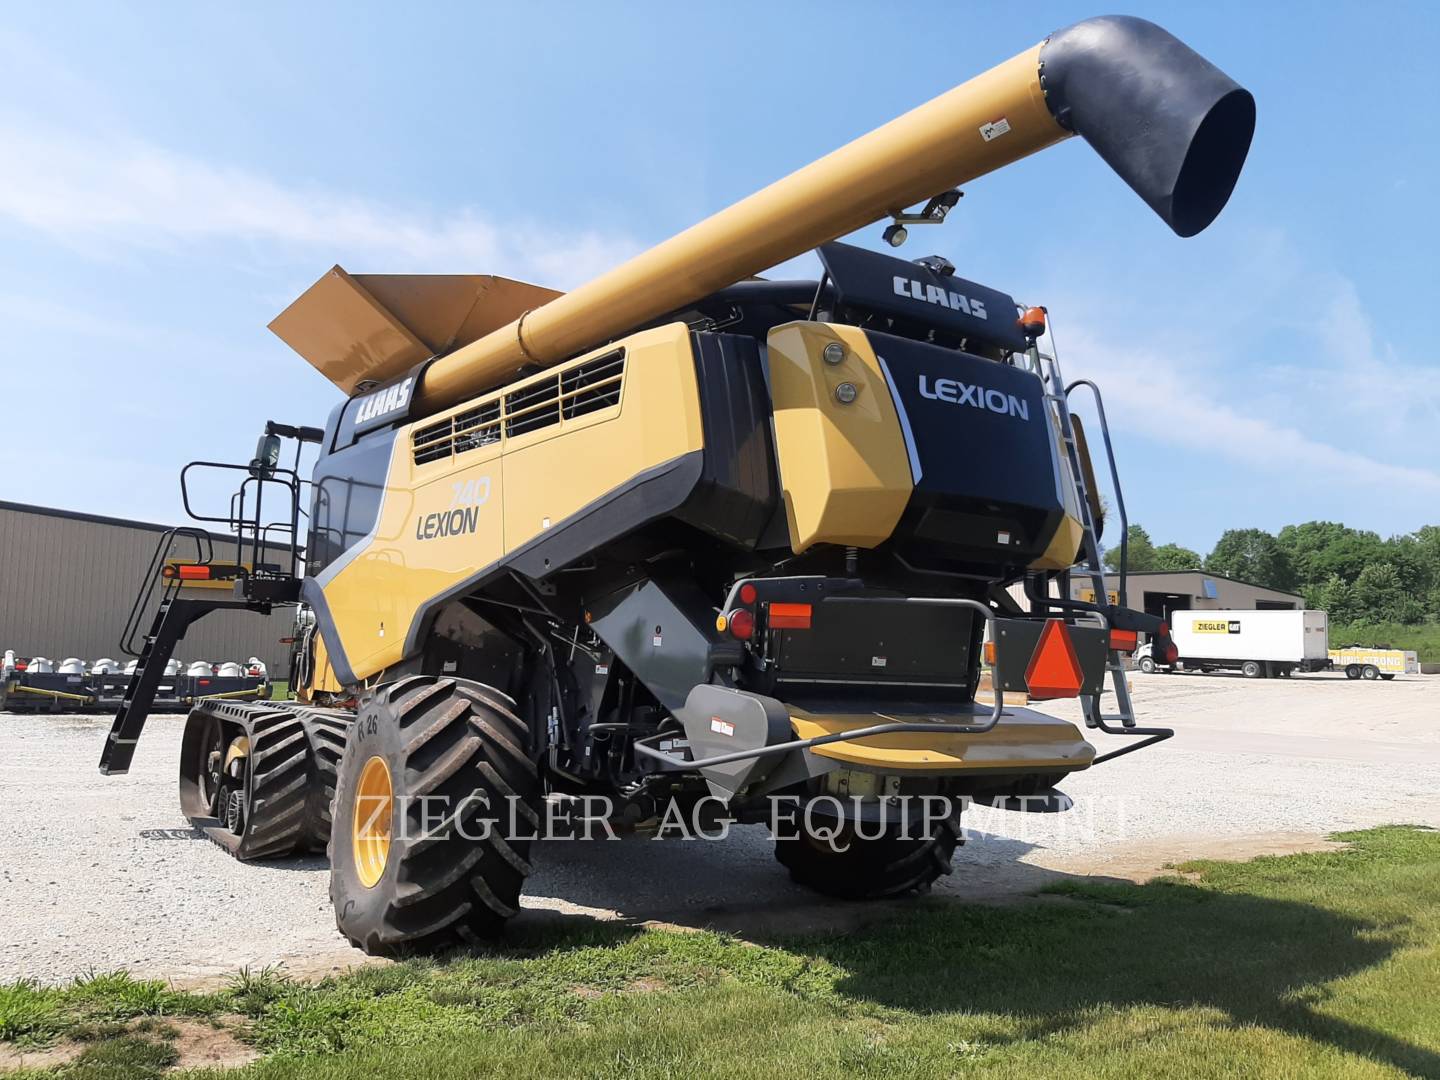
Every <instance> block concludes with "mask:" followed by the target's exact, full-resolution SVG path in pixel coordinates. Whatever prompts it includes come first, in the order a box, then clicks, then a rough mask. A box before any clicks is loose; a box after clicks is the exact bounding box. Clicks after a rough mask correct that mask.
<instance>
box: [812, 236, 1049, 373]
mask: <svg viewBox="0 0 1440 1080" xmlns="http://www.w3.org/2000/svg"><path fill="white" fill-rule="evenodd" d="M819 253H820V261H821V262H823V263H824V264H825V271H826V273H828V274H829V275H830V280H831V282H832V283H833V284H834V287H835V294H836V300H835V302H836V304H837V305H838V306H839V307H842V308H856V309H859V310H861V311H873V312H878V313H879V314H882V315H888V316H890V317H892V318H895V319H899V320H901V321H902V322H904V323H915V324H923V325H925V326H930V327H934V328H936V329H938V330H942V331H944V332H945V333H946V334H948V335H950V336H953V337H955V338H960V339H970V338H978V339H980V340H981V341H984V342H987V343H989V344H991V345H995V346H998V347H999V348H1002V349H1011V350H1021V349H1024V348H1025V336H1024V334H1022V333H1021V332H1020V327H1019V326H1017V325H1016V323H1015V313H1016V305H1015V300H1014V298H1013V297H1011V296H1008V295H1007V294H1005V293H1002V292H999V291H998V290H996V289H991V288H989V287H987V286H985V285H979V284H976V283H975V282H973V281H967V280H965V279H964V278H962V277H956V276H955V275H953V274H943V275H942V274H937V273H935V272H934V271H933V270H931V269H930V268H929V267H927V266H922V265H920V264H919V263H913V262H909V261H907V260H905V259H897V258H895V257H894V256H892V255H881V254H880V253H879V252H875V251H869V250H867V249H865V248H858V247H853V246H851V245H850V244H824V245H822V246H821V247H820V249H819Z"/></svg>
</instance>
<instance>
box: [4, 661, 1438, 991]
mask: <svg viewBox="0 0 1440 1080" xmlns="http://www.w3.org/2000/svg"><path fill="white" fill-rule="evenodd" d="M1133 686H1134V692H1135V698H1136V701H1137V707H1138V708H1139V710H1140V711H1141V713H1142V715H1143V717H1144V719H1145V721H1146V722H1154V723H1161V724H1169V725H1173V726H1174V727H1175V728H1176V729H1177V730H1178V732H1179V734H1178V735H1177V736H1176V738H1174V739H1173V740H1171V741H1170V742H1168V743H1166V744H1164V745H1162V746H1160V747H1157V748H1154V749H1151V750H1147V751H1143V752H1141V753H1139V754H1133V755H1129V756H1126V757H1123V758H1120V759H1118V760H1116V761H1114V762H1110V763H1106V764H1103V765H1101V766H1099V767H1097V768H1095V769H1094V770H1092V771H1090V772H1086V773H1080V774H1078V775H1076V776H1074V777H1072V778H1071V779H1070V780H1068V781H1067V782H1066V783H1065V784H1064V785H1063V787H1064V789H1065V791H1066V792H1067V793H1068V794H1069V795H1071V796H1072V797H1073V798H1074V799H1075V801H1076V804H1077V805H1076V807H1075V809H1073V810H1071V811H1070V812H1068V813H1063V814H1018V813H1008V812H1004V811H998V810H992V809H989V808H974V809H972V810H971V812H970V813H969V814H968V815H967V818H966V827H967V844H966V847H965V848H964V850H963V851H962V852H960V853H959V854H958V856H957V859H956V873H955V874H954V875H953V876H952V877H951V878H948V879H946V880H945V881H943V882H942V883H940V884H939V885H938V886H937V887H936V895H939V896H946V897H955V898H959V899H966V900H983V901H995V900H1001V901H1003V900H1005V899H1006V898H1010V897H1014V896H1017V895H1023V894H1025V893H1026V892H1028V891H1029V890H1031V889H1033V888H1035V887H1036V886H1037V885H1039V884H1042V883H1044V882H1045V881H1047V880H1052V879H1054V878H1056V877H1059V876H1063V875H1073V874H1102V875H1107V876H1113V877H1129V878H1142V879H1143V878H1144V877H1145V876H1147V875H1149V874H1151V873H1153V872H1155V871H1156V870H1158V869H1159V868H1161V867H1163V866H1164V865H1165V864H1166V863H1168V862H1172V861H1177V860H1181V859H1185V858H1192V857H1197V856H1205V857H1211V856H1213V857H1247V856H1250V855H1254V854H1257V853H1263V852H1282V851H1294V850H1300V849H1304V848H1309V847H1315V846H1318V845H1321V844H1323V842H1324V841H1323V837H1324V835H1325V834H1326V833H1328V832H1331V831H1334V830H1337V829H1346V828H1356V827H1364V826H1368V825H1374V824H1380V823H1385V822H1412V823H1418V824H1428V825H1434V826H1440V678H1436V677H1429V678H1426V677H1417V676H1410V677H1403V676H1402V677H1401V678H1399V679H1396V680H1395V681H1394V682H1390V683H1362V682H1348V681H1346V680H1345V679H1344V678H1343V677H1337V676H1330V675H1315V676H1309V677H1305V678H1299V677H1297V678H1294V679H1290V680H1273V681H1248V680H1242V679H1240V678H1238V677H1229V676H1225V675H1218V674H1217V675H1189V676H1186V675H1152V676H1144V675H1139V674H1136V675H1134V676H1133ZM1053 711H1054V712H1055V713H1056V714H1057V715H1061V716H1066V717H1067V718H1069V719H1076V718H1077V716H1078V709H1075V708H1074V707H1073V705H1072V704H1071V703H1064V704H1063V705H1060V706H1058V707H1056V708H1055V709H1054V710H1053ZM182 723H183V718H182V717H178V716H160V717H155V718H153V719H152V720H151V721H150V727H149V729H148V730H147V732H146V735H145V738H144V739H143V740H142V741H141V743H140V747H139V752H138V754H137V756H136V758H135V763H134V767H133V769H132V771H131V772H130V774H129V775H128V776H123V777H109V778H107V777H102V776H100V775H99V773H98V772H97V771H96V768H95V763H96V761H97V760H98V757H99V753H100V746H101V742H102V741H103V738H104V733H105V731H106V730H107V729H108V726H109V721H108V718H105V717H98V716H47V717H26V716H13V715H9V714H0V845H3V847H0V851H3V852H4V856H3V859H0V910H3V911H4V913H5V920H4V924H3V930H0V982H3V981H8V980H11V979H16V978H22V977H28V978H35V979H40V980H43V981H53V980H58V979H65V978H69V977H72V976H75V975H80V974H84V973H85V972H87V971H91V970H109V969H114V968H119V967H126V968H130V969H131V970H134V971H136V972H139V973H144V974H150V975H161V976H165V977H169V978H173V979H174V980H175V981H176V982H178V983H182V984H204V983H207V982H212V981H214V980H215V979H217V978H219V977H222V976H224V975H225V974H226V973H229V972H232V971H234V970H235V969H236V968H238V967H241V966H245V965H249V966H252V967H260V966H264V965H267V964H280V963H283V964H284V965H285V966H286V967H287V968H288V969H290V970H292V971H294V972H296V973H300V974H317V973H323V972H326V971H330V970H334V969H338V968H342V967H344V966H347V965H349V964H353V963H355V962H358V961H359V960H360V959H361V957H360V954H359V953H357V952H355V951H354V950H352V949H350V948H349V947H348V946H346V945H345V943H344V942H343V941H341V940H340V938H339V937H338V935H337V934H336V932H335V928H334V922H333V918H332V915H331V912H330V905H329V900H328V897H327V889H328V871H327V869H326V866H325V863H324V860H323V859H318V858H303V859H290V860H286V861H283V862H279V863H271V864H267V865H254V864H252V865H242V864H240V863H236V862H234V861H233V860H232V859H230V858H229V857H228V856H226V855H225V854H224V853H223V852H222V851H221V850H220V849H219V848H217V847H215V846H214V845H213V844H211V843H210V842H209V841H207V840H205V839H204V838H203V837H201V836H200V835H199V834H198V833H196V832H194V831H193V830H191V829H190V828H189V826H188V824H187V822H186V821H185V819H184V818H183V817H181V815H180V812H179V810H178V808H177V803H176V794H175V772H176V761H177V754H178V745H179V739H180V731H181V726H182ZM1099 738H1100V739H1102V740H1103V742H1102V744H1101V749H1102V751H1103V750H1107V749H1112V748H1114V747H1115V746H1116V745H1121V742H1120V740H1118V739H1113V738H1107V737H1105V736H1099ZM536 861H537V870H536V873H535V875H534V877H532V878H531V880H530V884H529V888H528V895H527V897H526V905H525V906H526V910H525V912H524V913H522V915H521V916H520V918H521V919H524V920H539V919H557V918H586V917H589V918H602V919H615V918H620V919H625V920H627V921H637V922H639V921H652V920H653V921H661V922H668V923H675V924H681V925H694V926H700V925H711V926H718V927H722V928H725V929H729V930H733V931H736V932H739V933H746V932H765V931H771V930H775V929H780V928H787V929H797V928H804V927H813V926H825V925H838V924H844V923H846V922H852V923H853V922H854V921H855V920H856V919H857V918H869V917H875V915H876V913H877V911H878V912H879V913H880V914H882V915H883V913H884V910H885V909H883V908H881V909H877V908H876V907H875V906H873V905H870V906H867V905H860V906H856V905H840V904H835V903H832V902H827V901H818V900H817V899H816V898H815V897H814V896H813V894H811V893H809V892H807V891H804V890H802V889H799V888H798V887H796V886H794V885H792V884H791V883H790V882H789V880H788V878H787V877H786V875H785V874H784V873H783V871H781V869H780V868H779V866H778V865H777V864H776V863H775V862H774V859H773V858H772V855H771V851H770V843H769V841H768V838H767V837H766V835H765V832H764V830H763V829H762V828H759V827H744V828H738V829H735V830H734V831H733V832H732V834H731V836H730V838H729V839H728V840H727V841H725V842H724V843H708V842H704V841H698V840H696V841H659V842H657V841H652V840H649V839H647V838H643V837H638V836H637V837H628V838H626V839H623V840H621V841H618V842H613V843H612V842H600V841H595V842H590V843H583V842H574V843H562V842H558V841H552V842H548V843H546V844H543V845H541V846H540V847H539V848H538V850H537V860H536Z"/></svg>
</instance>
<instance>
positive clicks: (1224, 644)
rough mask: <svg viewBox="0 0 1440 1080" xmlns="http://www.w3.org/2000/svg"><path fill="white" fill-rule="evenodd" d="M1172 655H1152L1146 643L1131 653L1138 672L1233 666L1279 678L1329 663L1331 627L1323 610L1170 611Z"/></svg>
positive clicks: (1255, 675) (1249, 675)
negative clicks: (1168, 658)
mask: <svg viewBox="0 0 1440 1080" xmlns="http://www.w3.org/2000/svg"><path fill="white" fill-rule="evenodd" d="M1170 636H1171V640H1172V641H1173V643H1174V646H1175V649H1176V651H1177V655H1176V656H1175V657H1174V659H1173V660H1171V661H1170V662H1168V663H1167V662H1164V661H1163V660H1157V659H1156V657H1155V656H1154V655H1153V653H1152V646H1151V644H1149V643H1147V644H1146V645H1143V646H1141V648H1140V650H1139V651H1138V652H1137V653H1136V659H1137V660H1138V662H1139V667H1140V670H1141V671H1144V672H1146V673H1150V672H1154V671H1222V670H1230V671H1238V672H1240V673H1241V674H1242V675H1244V676H1245V677H1246V678H1247V679H1259V678H1278V677H1283V676H1287V675H1289V674H1290V673H1291V672H1294V671H1323V670H1325V669H1326V668H1328V667H1329V666H1330V653H1329V649H1330V628H1329V621H1328V619H1327V617H1326V614H1325V612H1323V611H1279V610H1275V611H1269V610H1266V611H1248V610H1247V611H1220V610H1216V611H1174V612H1171V614H1170Z"/></svg>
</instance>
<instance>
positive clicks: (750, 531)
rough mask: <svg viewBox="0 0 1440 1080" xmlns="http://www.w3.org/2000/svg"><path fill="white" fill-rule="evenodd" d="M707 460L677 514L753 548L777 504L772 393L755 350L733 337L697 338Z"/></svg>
mask: <svg viewBox="0 0 1440 1080" xmlns="http://www.w3.org/2000/svg"><path fill="white" fill-rule="evenodd" d="M692 340H693V341H694V346H695V378H696V381H697V383H698V386H699V391H700V419H701V422H702V424H703V425H704V429H705V463H704V467H703V469H702V470H701V473H700V479H699V481H698V482H697V483H696V485H695V490H694V491H693V492H692V493H691V495H690V498H689V499H687V500H686V502H685V505H684V506H683V507H681V509H680V511H679V513H678V515H677V516H678V517H679V518H681V520H683V521H686V522H689V523H690V524H692V525H694V526H695V527H696V528H699V529H704V530H705V531H706V532H709V533H711V534H712V535H715V536H718V537H720V538H721V539H723V540H729V541H731V542H733V543H738V544H742V545H744V546H745V547H750V548H753V547H755V546H756V544H757V543H758V542H759V539H760V536H761V534H762V532H763V531H764V529H765V525H766V523H767V522H768V521H769V520H770V518H771V517H772V515H773V514H774V513H775V508H776V506H777V505H778V503H779V482H778V473H777V470H776V466H775V448H774V446H773V436H772V435H771V431H770V416H771V408H770V392H769V390H768V389H767V388H766V386H765V374H764V371H763V370H762V369H761V366H760V349H759V345H758V344H757V343H756V341H755V340H754V339H753V338H748V337H742V336H740V335H738V334H695V335H693V339H692Z"/></svg>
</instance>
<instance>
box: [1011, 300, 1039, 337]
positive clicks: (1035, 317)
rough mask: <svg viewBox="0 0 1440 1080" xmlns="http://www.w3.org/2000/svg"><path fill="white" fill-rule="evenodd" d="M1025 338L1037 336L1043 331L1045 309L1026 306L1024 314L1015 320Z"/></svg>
mask: <svg viewBox="0 0 1440 1080" xmlns="http://www.w3.org/2000/svg"><path fill="white" fill-rule="evenodd" d="M1015 322H1016V324H1017V325H1019V327H1020V329H1021V330H1022V331H1023V332H1024V334H1025V336H1026V337H1027V338H1038V337H1039V336H1040V335H1042V334H1043V333H1045V309H1044V308H1039V307H1032V308H1026V309H1025V314H1023V315H1021V316H1020V318H1018V319H1016V320H1015Z"/></svg>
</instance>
